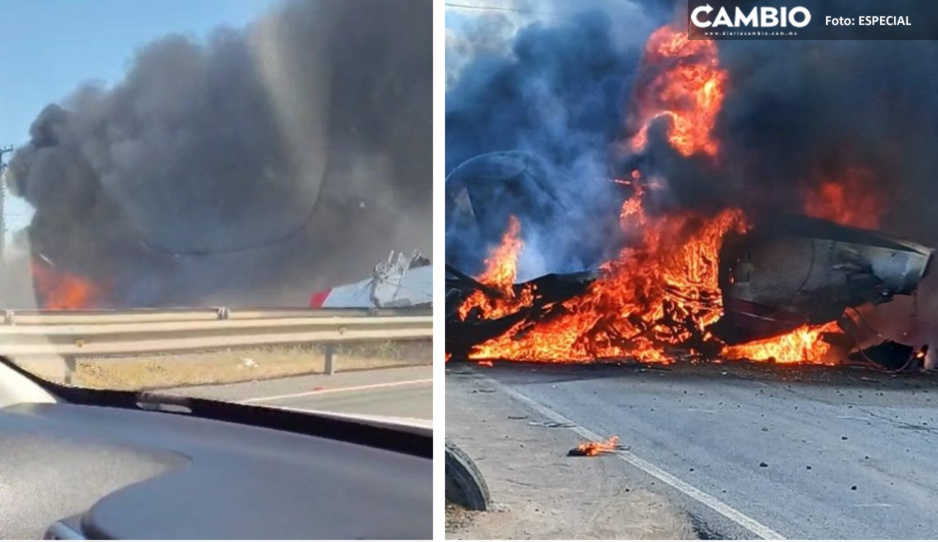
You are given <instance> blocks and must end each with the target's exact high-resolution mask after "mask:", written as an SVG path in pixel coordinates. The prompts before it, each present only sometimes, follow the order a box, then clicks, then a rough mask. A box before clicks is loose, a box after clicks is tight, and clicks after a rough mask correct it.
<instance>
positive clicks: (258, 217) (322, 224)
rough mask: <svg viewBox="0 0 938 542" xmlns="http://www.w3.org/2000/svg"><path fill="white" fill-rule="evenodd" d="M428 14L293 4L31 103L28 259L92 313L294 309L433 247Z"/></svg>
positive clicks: (310, 0) (170, 41) (15, 172)
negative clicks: (84, 299)
mask: <svg viewBox="0 0 938 542" xmlns="http://www.w3.org/2000/svg"><path fill="white" fill-rule="evenodd" d="M431 19H432V6H431V2H430V0H408V1H406V2H400V1H394V0H292V1H289V2H287V3H284V4H282V5H280V6H278V7H276V8H274V9H273V10H272V11H271V12H270V13H268V14H267V15H265V16H263V17H262V18H260V19H259V20H257V21H255V22H254V23H252V24H251V25H249V27H248V28H246V29H244V30H234V29H219V30H217V31H215V32H214V33H213V34H212V35H211V37H210V38H209V39H208V40H207V41H206V42H204V43H203V42H197V41H193V40H192V39H190V38H187V37H184V36H177V35H173V36H167V37H165V38H163V39H161V40H158V41H156V42H154V43H150V44H148V45H146V46H145V47H143V48H142V49H141V50H140V51H139V52H138V53H137V54H136V56H135V58H134V61H133V63H132V66H131V67H130V69H129V71H128V73H127V74H126V76H125V78H124V79H123V80H122V81H120V82H119V83H117V84H116V85H114V86H113V87H109V88H102V87H100V86H95V85H91V84H86V85H83V86H81V87H80V88H78V89H77V90H76V91H75V92H74V93H73V94H71V95H70V96H68V97H66V98H65V99H63V100H62V101H60V102H59V103H55V104H51V105H49V106H48V107H47V108H46V109H45V110H44V111H42V113H41V114H40V115H39V116H38V118H37V119H36V120H35V122H34V123H33V125H32V128H31V130H30V142H29V143H28V144H27V145H25V146H24V147H22V148H20V149H18V150H17V152H16V153H15V155H14V157H13V159H12V160H11V166H10V172H11V175H10V176H11V178H12V180H11V181H10V187H11V189H12V190H13V191H14V192H15V193H16V194H19V195H22V196H23V197H24V198H26V199H27V200H28V201H29V202H30V203H31V204H32V205H33V207H35V209H36V213H35V216H34V219H33V221H32V223H31V225H30V226H29V241H30V246H31V250H32V252H33V253H34V254H37V255H39V254H41V255H42V256H43V258H45V259H47V260H49V261H51V262H52V263H53V265H54V266H55V267H56V268H58V269H60V270H63V271H67V272H69V273H72V274H78V275H83V276H86V277H88V278H89V279H90V280H92V281H93V282H94V283H96V284H98V285H99V286H101V287H102V288H103V289H104V291H106V292H107V298H108V299H105V300H99V303H100V304H103V305H113V306H133V305H171V304H173V305H197V304H202V303H209V302H213V303H226V304H232V305H238V304H300V305H302V304H305V303H306V302H307V300H308V296H309V293H310V292H312V291H313V290H315V289H316V288H324V287H328V286H331V285H336V284H341V283H343V282H351V281H354V280H359V279H361V278H364V277H365V276H367V275H368V274H369V272H370V270H371V267H372V266H373V265H374V264H375V263H376V262H377V261H378V260H380V259H382V258H384V257H386V256H387V254H388V252H389V251H391V250H403V251H407V252H410V251H412V250H415V249H416V250H421V251H423V252H424V253H429V252H430V248H431V209H432V202H431V194H432V189H431V187H432V184H431V177H430V175H431V148H432V116H431V115H432V25H431Z"/></svg>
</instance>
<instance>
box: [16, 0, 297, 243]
mask: <svg viewBox="0 0 938 542" xmlns="http://www.w3.org/2000/svg"><path fill="white" fill-rule="evenodd" d="M279 1H280V0H160V1H159V2H146V1H133V0H81V1H76V0H43V1H42V2H37V1H35V0H4V1H3V3H2V4H0V147H6V146H8V145H13V146H17V145H21V144H23V143H25V142H27V140H28V139H29V126H30V124H32V121H33V119H35V118H36V115H37V114H38V113H39V112H40V111H41V110H42V109H43V108H44V107H45V106H46V105H48V104H50V103H53V102H57V101H59V100H61V99H62V98H64V97H66V96H67V95H68V94H70V93H71V92H72V91H73V90H74V89H75V88H77V87H78V85H79V84H81V83H83V82H86V81H97V82H102V83H104V84H106V85H110V84H113V83H115V82H117V81H120V79H121V78H122V76H123V74H124V73H125V71H126V70H127V68H128V67H129V66H130V62H131V60H132V59H133V55H134V53H135V51H137V50H138V49H139V48H140V47H142V46H143V45H145V44H147V43H148V42H150V41H153V40H154V39H157V38H160V37H162V36H165V35H167V34H170V33H182V34H186V35H189V36H191V37H193V38H195V39H197V40H199V39H203V38H205V37H206V36H208V35H209V34H210V33H211V31H212V30H214V29H215V28H217V27H219V26H229V27H236V28H237V27H244V26H245V25H246V24H248V23H249V22H250V21H252V20H254V19H255V18H257V17H258V16H259V15H261V14H263V13H264V12H265V11H267V9H269V8H270V7H271V6H272V5H274V4H277V3H279ZM6 159H7V160H8V159H9V155H7V156H6ZM4 214H5V217H6V219H7V227H8V228H9V229H10V230H15V229H19V228H22V227H24V226H26V225H27V224H28V223H29V216H30V210H29V206H28V205H27V204H26V203H25V202H24V201H22V200H19V199H18V198H10V197H8V198H7V203H6V209H5V210H4Z"/></svg>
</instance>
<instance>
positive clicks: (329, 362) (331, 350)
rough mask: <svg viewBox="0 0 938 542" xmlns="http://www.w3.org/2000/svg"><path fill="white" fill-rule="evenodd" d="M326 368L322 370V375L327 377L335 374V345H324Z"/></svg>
mask: <svg viewBox="0 0 938 542" xmlns="http://www.w3.org/2000/svg"><path fill="white" fill-rule="evenodd" d="M325 353H326V367H325V370H323V373H325V374H327V375H334V374H335V345H333V344H327V345H326V352H325Z"/></svg>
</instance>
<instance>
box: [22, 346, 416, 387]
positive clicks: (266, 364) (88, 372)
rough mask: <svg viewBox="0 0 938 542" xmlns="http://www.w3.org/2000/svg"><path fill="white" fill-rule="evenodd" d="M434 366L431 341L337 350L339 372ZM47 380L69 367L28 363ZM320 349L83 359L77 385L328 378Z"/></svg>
mask: <svg viewBox="0 0 938 542" xmlns="http://www.w3.org/2000/svg"><path fill="white" fill-rule="evenodd" d="M430 363H432V355H431V343H430V342H429V341H411V342H385V343H373V344H360V345H337V347H336V354H335V368H336V371H339V372H346V371H356V370H363V369H377V368H387V367H404V366H413V365H427V364H430ZM23 366H24V367H26V368H27V370H31V371H34V372H36V373H37V374H39V375H40V376H42V377H44V378H48V379H49V380H53V381H56V382H62V381H63V380H64V370H63V368H64V362H63V361H62V360H60V359H58V360H36V361H25V362H23ZM324 369H325V354H324V351H323V349H322V348H321V347H315V346H302V347H266V348H243V349H231V350H225V351H211V352H192V353H185V354H166V355H161V356H152V355H149V356H136V357H106V358H79V360H78V364H77V368H76V371H75V375H74V376H73V383H74V384H75V385H77V386H83V387H89V388H102V389H115V390H143V389H155V388H171V387H177V386H189V385H199V384H227V383H232V382H244V381H250V380H265V379H270V378H280V377H285V376H297V375H305V374H317V373H322V372H324Z"/></svg>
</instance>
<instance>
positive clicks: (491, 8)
mask: <svg viewBox="0 0 938 542" xmlns="http://www.w3.org/2000/svg"><path fill="white" fill-rule="evenodd" d="M444 5H445V6H446V7H448V8H457V9H472V10H476V11H511V12H514V13H535V11H534V10H531V9H518V8H506V7H501V6H473V5H471V4H454V3H450V2H446V3H445V4H444Z"/></svg>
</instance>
